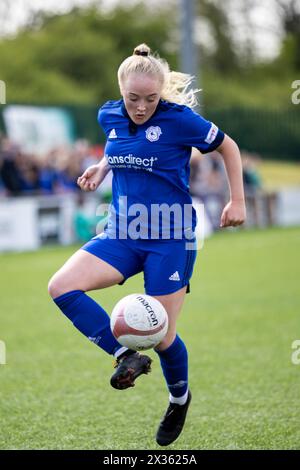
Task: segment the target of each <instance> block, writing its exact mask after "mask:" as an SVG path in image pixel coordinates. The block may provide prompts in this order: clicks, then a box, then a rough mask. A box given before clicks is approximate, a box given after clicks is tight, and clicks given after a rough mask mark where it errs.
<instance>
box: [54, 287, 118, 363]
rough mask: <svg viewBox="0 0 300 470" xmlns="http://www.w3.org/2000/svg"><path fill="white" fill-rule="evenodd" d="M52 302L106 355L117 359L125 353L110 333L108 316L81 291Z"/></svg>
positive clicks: (61, 296)
mask: <svg viewBox="0 0 300 470" xmlns="http://www.w3.org/2000/svg"><path fill="white" fill-rule="evenodd" d="M53 300H54V302H55V303H56V305H57V306H58V307H59V308H60V309H61V311H62V312H63V313H64V314H65V315H66V317H68V318H69V320H71V321H72V322H73V325H74V326H75V327H76V328H77V329H78V330H79V331H81V333H83V334H84V335H85V336H86V337H87V338H88V339H89V340H90V341H92V342H93V343H95V344H97V346H99V347H100V348H102V349H103V350H104V351H106V352H107V353H108V354H112V355H115V356H116V357H117V356H118V353H119V354H122V353H124V352H125V351H126V349H127V348H124V347H123V346H121V345H120V344H119V343H118V341H117V340H116V339H115V337H114V336H113V334H112V332H111V329H110V318H109V315H108V314H107V313H106V312H105V310H104V309H103V308H102V307H101V306H100V305H99V304H97V302H95V300H93V299H91V298H90V297H88V296H87V295H86V294H85V293H84V292H83V291H81V290H73V291H71V292H67V293H66V294H63V295H60V296H59V297H56V298H55V299H53Z"/></svg>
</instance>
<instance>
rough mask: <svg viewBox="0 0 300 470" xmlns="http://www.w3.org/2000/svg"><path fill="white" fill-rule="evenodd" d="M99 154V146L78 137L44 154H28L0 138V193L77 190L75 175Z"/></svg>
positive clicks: (26, 193) (101, 148)
mask: <svg viewBox="0 0 300 470" xmlns="http://www.w3.org/2000/svg"><path fill="white" fill-rule="evenodd" d="M102 155H103V147H102V146H90V145H89V144H88V142H86V141H85V140H78V141H77V142H75V143H74V145H73V146H62V147H59V148H56V149H53V150H51V151H50V152H48V153H46V154H44V155H34V154H28V153H25V152H23V151H22V149H21V148H20V147H19V146H18V145H16V144H15V143H13V142H12V141H11V140H9V139H8V138H7V137H2V139H1V141H0V194H1V195H2V196H24V195H47V194H62V193H66V192H76V191H79V187H78V186H77V184H76V180H77V178H78V176H80V175H81V174H82V172H83V171H84V170H85V169H86V168H87V167H88V166H89V165H91V164H94V163H97V162H98V161H99V159H100V158H101V156H102Z"/></svg>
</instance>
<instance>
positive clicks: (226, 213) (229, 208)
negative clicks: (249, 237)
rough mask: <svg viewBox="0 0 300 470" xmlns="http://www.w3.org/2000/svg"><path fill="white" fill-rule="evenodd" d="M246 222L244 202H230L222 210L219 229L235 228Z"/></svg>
mask: <svg viewBox="0 0 300 470" xmlns="http://www.w3.org/2000/svg"><path fill="white" fill-rule="evenodd" d="M245 220H246V205H245V201H244V200H240V201H230V202H228V204H226V206H225V207H224V209H223V212H222V216H221V223H220V227H221V228H224V227H237V226H238V225H241V224H243V223H244V222H245Z"/></svg>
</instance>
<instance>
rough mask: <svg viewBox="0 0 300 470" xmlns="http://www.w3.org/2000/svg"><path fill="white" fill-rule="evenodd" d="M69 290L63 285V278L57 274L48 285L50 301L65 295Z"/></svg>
mask: <svg viewBox="0 0 300 470" xmlns="http://www.w3.org/2000/svg"><path fill="white" fill-rule="evenodd" d="M69 290H71V289H68V288H67V286H66V285H65V283H64V280H63V278H62V277H61V276H60V275H59V274H57V273H56V274H54V276H52V278H51V279H50V281H49V283H48V292H49V294H50V296H51V297H52V299H56V297H59V296H60V295H63V294H65V293H66V292H68V291H69Z"/></svg>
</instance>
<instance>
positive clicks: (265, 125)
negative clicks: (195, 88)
mask: <svg viewBox="0 0 300 470" xmlns="http://www.w3.org/2000/svg"><path fill="white" fill-rule="evenodd" d="M63 108H64V109H66V110H68V111H69V112H70V113H71V115H72V116H73V119H74V123H75V133H76V136H77V137H78V138H87V139H88V140H89V141H90V142H92V143H103V142H104V134H103V132H102V130H101V129H100V127H99V125H98V123H97V112H98V106H88V105H87V106H82V105H74V106H64V107H63ZM3 109H4V106H1V108H0V129H2V130H4V123H3V120H2V110H3ZM205 117H206V118H207V119H209V120H211V121H213V122H214V123H215V124H217V126H218V127H220V128H221V129H222V130H224V132H226V133H227V134H229V135H230V136H231V137H232V138H233V139H234V140H236V142H237V143H238V145H239V147H240V149H241V150H247V151H249V152H255V153H257V154H259V155H260V156H261V157H263V158H266V159H268V158H269V159H277V160H290V161H300V105H298V106H297V105H294V106H293V107H292V108H290V109H286V110H261V109H253V108H251V109H246V108H237V107H236V108H226V109H211V108H210V110H209V112H208V113H207V114H205Z"/></svg>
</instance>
